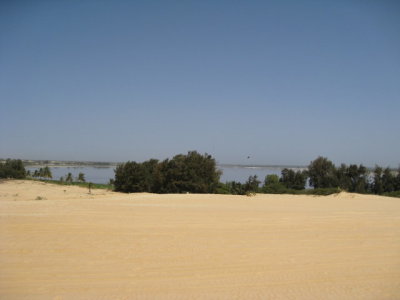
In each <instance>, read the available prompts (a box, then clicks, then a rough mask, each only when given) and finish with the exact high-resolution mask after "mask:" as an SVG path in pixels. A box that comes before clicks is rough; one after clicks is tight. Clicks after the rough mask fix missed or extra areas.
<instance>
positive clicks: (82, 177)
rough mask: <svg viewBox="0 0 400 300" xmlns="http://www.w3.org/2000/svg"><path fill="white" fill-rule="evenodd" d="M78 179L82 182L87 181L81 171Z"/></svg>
mask: <svg viewBox="0 0 400 300" xmlns="http://www.w3.org/2000/svg"><path fill="white" fill-rule="evenodd" d="M78 181H80V182H85V181H86V179H85V174H84V173H82V172H81V173H79V174H78Z"/></svg>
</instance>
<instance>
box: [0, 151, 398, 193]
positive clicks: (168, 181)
mask: <svg viewBox="0 0 400 300" xmlns="http://www.w3.org/2000/svg"><path fill="white" fill-rule="evenodd" d="M221 174H222V172H221V171H220V170H218V168H217V165H216V161H215V159H214V158H213V157H212V156H211V155H209V154H207V153H206V154H204V155H202V154H199V153H198V152H197V151H190V152H188V153H187V154H186V155H185V154H178V155H175V156H174V157H173V158H172V159H166V160H163V161H158V160H156V159H150V160H148V161H145V162H142V163H138V162H134V161H128V162H126V163H122V164H119V165H118V166H117V168H116V169H115V179H114V180H110V182H111V181H112V184H113V186H114V190H115V191H119V192H126V193H134V192H150V193H186V192H188V193H222V194H234V195H244V194H249V193H277V194H278V193H279V194H280V193H294V194H297V193H308V194H330V193H336V192H339V191H347V192H356V193H371V194H378V195H381V194H386V195H393V196H400V169H399V170H398V171H397V172H394V171H393V170H391V169H390V168H382V167H380V166H375V168H374V169H373V170H369V169H367V168H366V167H365V166H363V165H362V164H361V165H355V164H350V165H346V164H341V165H340V166H338V167H337V166H335V164H334V163H333V162H332V161H330V160H329V159H328V158H326V157H318V158H317V159H315V160H313V161H311V162H310V164H309V165H308V167H307V168H305V169H304V170H298V171H295V170H292V169H288V168H285V169H283V170H282V171H281V175H280V176H278V175H274V174H273V175H267V176H266V177H265V179H264V181H263V182H261V181H260V180H259V179H258V177H257V176H255V175H254V176H250V177H249V178H248V180H247V181H246V182H245V183H241V182H236V181H229V182H225V183H222V182H220V176H221ZM27 176H28V177H30V176H33V177H39V178H41V179H43V178H45V179H46V178H52V174H51V171H50V169H49V168H48V167H44V168H40V169H39V170H35V172H34V173H33V174H30V172H29V171H28V172H26V170H25V168H24V165H23V163H22V161H21V160H14V159H8V160H6V161H5V162H3V163H1V162H0V178H16V179H23V178H26V177H27ZM64 180H65V182H67V183H68V182H69V183H72V182H73V178H72V174H71V173H69V174H67V175H66V178H65V179H64V177H62V178H60V181H61V182H64ZM77 180H78V181H80V182H85V177H84V174H83V173H80V174H79V175H78V178H77ZM306 187H310V188H306Z"/></svg>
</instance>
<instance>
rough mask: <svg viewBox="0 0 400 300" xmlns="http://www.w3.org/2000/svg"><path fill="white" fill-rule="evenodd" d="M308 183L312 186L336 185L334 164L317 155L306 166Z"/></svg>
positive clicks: (328, 186) (329, 186) (326, 186)
mask: <svg viewBox="0 0 400 300" xmlns="http://www.w3.org/2000/svg"><path fill="white" fill-rule="evenodd" d="M308 175H309V177H310V185H311V186H313V187H314V188H331V187H338V186H339V182H338V178H337V176H336V168H335V165H334V164H333V163H332V162H331V161H330V160H328V159H327V158H326V157H322V156H320V157H318V158H317V159H316V160H314V161H312V162H311V163H310V165H309V166H308Z"/></svg>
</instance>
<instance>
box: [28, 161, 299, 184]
mask: <svg viewBox="0 0 400 300" xmlns="http://www.w3.org/2000/svg"><path fill="white" fill-rule="evenodd" d="M39 168H40V167H39V166H29V167H26V169H27V170H30V171H31V172H32V173H33V172H34V171H35V170H37V169H39ZM49 168H50V170H51V173H52V174H53V179H60V177H61V176H62V177H64V179H65V178H66V175H67V174H68V173H71V174H72V176H73V177H74V178H75V177H78V174H79V173H84V174H85V179H86V181H87V182H93V183H108V182H109V181H110V178H114V169H115V167H88V166H85V167H82V166H76V167H75V166H63V167H59V166H56V167H49ZM284 168H285V166H262V167H252V166H231V165H229V166H227V165H222V166H221V165H219V166H218V169H219V170H221V171H222V176H221V182H226V181H233V180H234V181H239V182H242V183H244V182H245V181H246V180H247V179H248V178H249V176H253V175H257V177H258V179H259V180H260V181H261V182H263V181H264V178H265V176H266V175H270V174H276V175H280V174H281V171H282V170H283V169H284ZM291 169H293V170H295V171H297V170H302V169H303V168H300V167H291Z"/></svg>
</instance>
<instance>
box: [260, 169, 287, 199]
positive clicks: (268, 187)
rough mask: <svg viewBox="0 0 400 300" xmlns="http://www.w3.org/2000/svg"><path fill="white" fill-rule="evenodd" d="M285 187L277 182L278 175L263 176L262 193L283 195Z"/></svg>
mask: <svg viewBox="0 0 400 300" xmlns="http://www.w3.org/2000/svg"><path fill="white" fill-rule="evenodd" d="M285 190H286V187H285V186H284V185H283V184H282V183H281V182H280V181H279V177H278V175H275V174H271V175H267V176H265V180H264V185H263V187H262V191H263V192H264V193H267V194H279V193H283V192H284V191H285Z"/></svg>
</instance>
